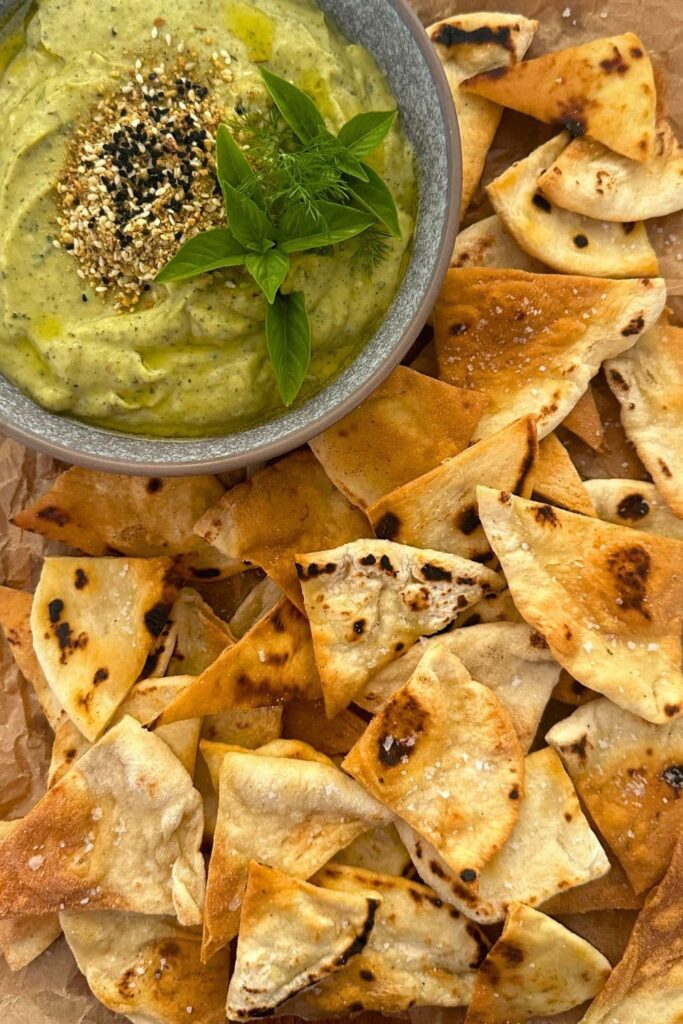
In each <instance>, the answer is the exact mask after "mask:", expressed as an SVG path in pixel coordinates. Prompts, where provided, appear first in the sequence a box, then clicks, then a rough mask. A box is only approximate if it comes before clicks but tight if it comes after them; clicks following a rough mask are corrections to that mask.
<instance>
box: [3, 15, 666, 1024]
mask: <svg viewBox="0 0 683 1024" xmlns="http://www.w3.org/2000/svg"><path fill="white" fill-rule="evenodd" d="M412 2H413V7H414V8H415V10H416V11H417V13H418V14H419V16H420V18H421V19H422V21H423V22H424V24H425V25H428V24H430V23H431V22H433V21H437V20H438V19H439V18H443V17H446V16H447V15H449V14H456V13H466V12H470V11H479V10H489V11H498V10H504V11H510V12H513V13H520V14H523V15H526V16H527V17H532V18H537V19H538V20H539V22H540V25H539V30H538V33H537V36H536V39H535V41H534V44H533V47H532V49H531V51H530V54H529V56H531V57H533V56H537V55H540V54H542V53H545V52H547V51H548V50H553V49H559V48H561V47H565V46H573V45H577V44H579V43H581V42H586V41H588V40H589V39H593V38H597V37H599V36H605V35H617V34H619V33H621V32H626V31H634V32H636V33H638V34H639V35H640V36H641V38H642V39H643V41H644V43H645V44H646V46H647V48H648V50H649V52H650V54H651V55H652V57H653V60H654V62H655V65H656V67H657V70H658V72H659V75H660V78H661V82H660V92H662V91H663V90H662V84H663V83H664V84H665V90H664V92H665V94H664V98H663V102H664V105H665V109H666V112H667V114H668V116H669V117H670V119H671V122H672V125H673V127H674V130H675V132H676V134H677V136H678V138H679V139H680V140H681V141H683V16H682V7H681V4H682V2H683V0H566V2H564V0H518V2H515V3H511V2H510V3H508V2H506V0H458V2H457V3H453V2H448V0H444V2H441V0H412ZM550 134H551V131H550V129H548V128H547V127H545V126H544V125H540V124H538V123H536V122H534V121H532V120H530V119H528V118H525V117H523V116H521V115H518V114H515V113H513V112H511V111H506V112H505V114H504V115H503V120H502V123H501V127H500V130H499V132H498V135H497V137H496V140H495V142H494V145H493V147H492V149H491V152H490V154H489V159H488V161H487V166H486V169H485V172H484V178H483V184H485V183H486V182H488V181H490V180H491V179H492V178H493V177H495V176H496V175H497V174H498V173H500V172H501V171H502V170H503V169H504V168H506V167H507V166H509V164H510V163H511V162H512V161H513V160H516V159H519V158H520V157H522V156H525V155H526V154H527V153H529V152H530V151H531V150H532V149H533V148H534V147H535V146H537V145H540V144H541V143H542V142H543V141H545V139H547V138H549V137H550ZM490 212H491V211H490V208H489V207H488V204H487V201H486V197H485V193H484V191H483V188H480V190H479V192H478V193H477V195H476V196H475V199H474V201H473V203H472V206H471V208H470V210H469V211H468V213H467V216H466V219H465V224H469V223H472V222H473V221H476V220H479V219H481V217H483V216H486V215H488V213H490ZM648 228H649V231H650V237H651V239H652V242H653V245H654V246H655V248H656V250H657V252H658V255H659V257H660V262H661V270H662V274H663V276H664V277H666V279H667V284H668V288H669V296H670V303H669V304H670V307H671V309H672V312H673V314H674V319H675V320H677V321H678V322H683V214H677V215H674V216H672V217H668V218H666V219H664V220H661V221H652V222H650V223H649V225H648ZM62 468H63V467H62V466H60V465H59V464H57V463H55V462H54V461H53V460H51V459H49V458H47V457H46V456H43V455H39V454H37V453H34V452H31V451H27V450H26V449H24V448H22V446H21V445H19V444H17V443H16V442H14V441H11V440H9V439H4V438H2V436H0V583H4V584H8V585H10V586H13V587H18V588H21V589H32V587H33V585H34V584H35V580H36V577H37V574H38V572H39V568H40V562H41V558H42V556H43V554H44V552H45V550H46V546H45V544H44V542H43V540H42V539H41V538H40V537H36V536H34V535H32V534H28V533H25V532H23V531H21V530H18V529H17V528H16V527H14V526H13V525H12V524H11V522H10V519H11V517H12V515H13V514H14V513H15V512H16V511H18V510H19V508H21V507H22V506H23V505H25V504H26V503H27V502H28V501H29V500H30V499H31V498H33V497H36V496H37V495H38V494H40V493H42V492H43V491H45V490H46V489H47V488H48V487H49V485H50V483H51V482H52V480H53V479H54V477H55V476H56V474H57V473H58V472H59V471H60V470H61V469H62ZM587 475H591V474H587ZM54 550H55V549H54V548H52V549H51V551H54ZM50 741H51V740H50V731H49V728H48V726H47V723H46V721H45V719H44V718H43V715H42V713H41V711H40V708H39V707H38V705H37V702H36V700H35V698H34V696H33V694H32V690H31V687H30V685H29V684H28V683H27V682H26V680H24V679H23V678H22V677H21V675H20V674H19V672H18V671H17V670H16V668H15V667H14V665H13V662H12V657H11V655H10V652H9V649H8V647H7V644H6V643H5V641H4V640H3V639H1V638H0V818H15V817H19V816H21V815H22V814H25V813H26V811H27V810H29V809H30V808H31V807H32V806H33V804H34V803H35V802H36V800H37V799H38V798H39V797H40V796H41V794H42V793H43V792H44V788H45V774H46V768H47V763H48V758H49V747H50ZM633 921H634V915H633V914H632V913H630V912H622V911H611V912H608V913H605V914H602V915H595V914H591V915H589V914H583V915H572V918H571V920H570V919H567V920H566V921H565V924H567V925H568V926H569V927H571V928H572V929H573V930H575V931H577V932H579V933H580V934H583V935H584V936H585V937H586V938H587V939H589V941H591V942H593V943H594V944H595V945H596V946H598V947H599V948H600V949H602V950H603V952H604V953H605V955H606V956H608V958H610V959H611V960H612V962H616V961H617V960H618V958H619V956H620V955H621V952H622V951H623V948H624V946H625V944H626V942H627V940H628V936H629V934H630V931H631V928H632V927H633ZM582 1013H583V1009H582V1008H577V1009H576V1010H574V1011H571V1012H569V1013H565V1014H561V1015H559V1016H555V1017H552V1018H549V1019H548V1020H547V1021H544V1022H542V1024H574V1022H576V1021H578V1020H580V1018H581V1016H582ZM281 1019H282V1020H283V1021H284V1022H285V1024H292V1022H293V1021H294V1018H286V1019H285V1018H281ZM411 1019H412V1021H413V1022H414V1024H462V1021H463V1020H464V1012H462V1011H460V1010H451V1011H439V1010H436V1011H435V1010H431V1009H427V1010H423V1009H420V1010H416V1011H413V1012H412V1014H411ZM0 1020H1V1021H2V1024H117V1022H123V1020H124V1018H122V1017H120V1016H118V1015H116V1014H113V1013H111V1012H110V1011H109V1010H107V1009H105V1007H103V1006H102V1005H101V1004H99V1003H98V1002H97V1001H96V1000H95V999H94V998H93V997H92V995H91V994H90V993H89V991H88V987H87V985H86V983H85V980H84V979H83V978H82V976H81V975H80V973H79V972H78V970H77V968H76V966H75V963H74V960H73V957H72V956H71V954H70V952H69V950H68V948H67V947H66V944H65V942H64V940H63V939H59V940H58V941H57V942H55V943H54V944H53V945H52V947H51V948H50V949H49V950H47V952H46V953H44V954H43V955H42V957H40V958H39V959H38V960H37V961H35V962H34V963H33V964H31V965H30V966H29V967H28V968H26V969H25V970H24V971H21V972H18V973H12V972H11V971H9V970H8V968H7V965H6V964H5V962H4V960H0ZM354 1020H355V1021H357V1022H358V1024H381V1021H385V1020H386V1018H382V1017H380V1016H378V1015H377V1014H362V1015H361V1016H360V1017H356V1018H354ZM539 1024H541V1022H540V1021H539Z"/></svg>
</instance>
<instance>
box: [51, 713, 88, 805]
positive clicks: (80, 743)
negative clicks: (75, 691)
mask: <svg viewBox="0 0 683 1024" xmlns="http://www.w3.org/2000/svg"><path fill="white" fill-rule="evenodd" d="M91 747H92V743H90V742H89V741H88V740H86V738H85V736H84V735H83V733H82V732H80V731H79V730H78V729H77V728H76V726H75V725H74V724H73V722H72V721H71V719H70V718H67V717H66V715H65V716H64V718H63V720H62V721H61V722H60V723H59V724H58V725H57V727H56V728H55V738H54V741H53V743H52V751H51V753H50V765H49V767H48V770H47V786H48V789H51V788H52V786H54V785H55V783H57V782H59V780H60V779H61V778H62V777H63V776H64V775H66V773H67V772H68V771H69V769H70V768H71V767H72V765H74V764H75V763H76V761H77V760H78V759H79V757H81V755H82V754H85V752H86V750H90V748H91Z"/></svg>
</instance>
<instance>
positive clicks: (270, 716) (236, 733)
mask: <svg viewBox="0 0 683 1024" xmlns="http://www.w3.org/2000/svg"><path fill="white" fill-rule="evenodd" d="M161 728H163V726H162V727H161ZM281 731H282V708H281V707H277V706H276V705H272V706H270V707H265V708H232V710H230V711H221V712H220V714H218V715H205V717H204V719H203V721H202V738H203V739H206V740H209V741H214V742H218V743H231V744H233V745H235V746H238V747H246V748H247V749H249V750H253V749H255V748H256V747H261V746H263V744H264V743H270V741H271V740H276V739H278V738H279V736H280V733H281Z"/></svg>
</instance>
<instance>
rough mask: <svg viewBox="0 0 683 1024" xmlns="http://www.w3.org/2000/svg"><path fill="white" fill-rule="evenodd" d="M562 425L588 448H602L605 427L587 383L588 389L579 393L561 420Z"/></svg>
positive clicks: (591, 390) (590, 387)
mask: <svg viewBox="0 0 683 1024" xmlns="http://www.w3.org/2000/svg"><path fill="white" fill-rule="evenodd" d="M562 426H563V427H566V428H567V430H569V431H571V433H572V434H574V436H575V437H578V438H579V439H580V440H581V441H583V442H584V443H585V444H587V445H588V447H589V448H592V449H594V450H595V451H599V450H600V449H601V448H602V446H603V444H604V441H605V429H604V427H603V425H602V420H601V418H600V410H599V409H598V406H597V402H596V401H595V394H594V392H593V387H592V385H590V384H589V385H588V389H587V390H586V391H584V393H583V394H582V395H581V398H580V399H579V400H578V402H577V403H576V405H575V406H574V408H573V409H572V410H571V411H570V412H569V413H568V414H567V415H566V416H565V418H564V419H563V420H562Z"/></svg>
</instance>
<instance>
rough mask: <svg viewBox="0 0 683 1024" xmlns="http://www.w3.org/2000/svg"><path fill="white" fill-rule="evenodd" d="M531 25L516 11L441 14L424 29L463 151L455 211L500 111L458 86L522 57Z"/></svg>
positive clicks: (477, 174) (478, 171) (474, 178)
mask: <svg viewBox="0 0 683 1024" xmlns="http://www.w3.org/2000/svg"><path fill="white" fill-rule="evenodd" d="M537 25H538V22H536V21H530V20H529V19H528V18H523V17H522V16H521V15H519V14H517V15H515V14H490V13H477V14H463V15H458V16H457V17H451V18H446V19H445V20H444V21H439V22H437V23H436V24H435V25H432V26H431V27H430V28H428V29H427V33H428V35H429V37H430V39H431V40H432V42H433V43H434V45H435V47H436V52H437V53H438V55H439V59H440V60H441V63H442V64H443V67H444V71H445V72H446V78H447V79H448V84H449V86H450V89H451V95H452V96H453V103H454V105H455V109H456V113H457V115H458V128H459V130H460V143H461V146H462V154H463V169H462V200H461V204H460V213H461V215H462V214H464V212H465V210H466V209H467V207H468V206H469V204H470V200H471V199H472V196H473V195H474V192H475V190H476V188H477V185H478V184H479V179H480V178H481V175H482V171H483V170H484V163H485V162H486V154H487V153H488V151H489V148H490V146H491V143H492V142H493V137H494V135H495V134H496V131H497V129H498V125H499V123H500V118H501V115H502V113H503V109H502V107H500V106H498V104H496V103H491V102H490V100H486V99H483V98H482V97H480V96H473V95H472V94H471V93H466V92H463V91H462V90H461V89H460V84H461V83H462V82H464V81H465V79H467V78H471V76H472V75H475V74H478V73H479V72H482V71H491V70H492V69H493V68H503V67H507V66H509V65H510V64H514V63H516V62H517V61H519V60H522V58H523V57H524V54H525V53H526V51H527V50H528V48H529V46H530V45H531V41H532V39H533V38H534V34H535V32H536V28H537Z"/></svg>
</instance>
